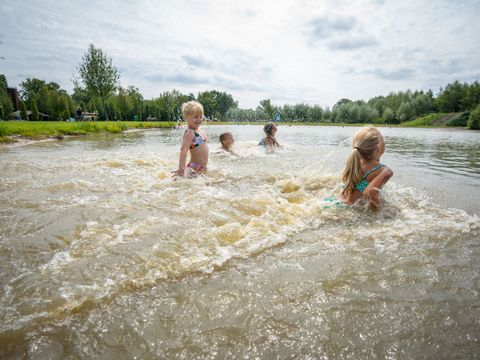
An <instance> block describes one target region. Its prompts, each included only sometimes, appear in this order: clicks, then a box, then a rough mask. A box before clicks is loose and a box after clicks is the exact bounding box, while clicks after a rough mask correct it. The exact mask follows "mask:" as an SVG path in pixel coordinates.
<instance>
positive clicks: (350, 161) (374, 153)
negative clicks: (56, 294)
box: [340, 126, 393, 210]
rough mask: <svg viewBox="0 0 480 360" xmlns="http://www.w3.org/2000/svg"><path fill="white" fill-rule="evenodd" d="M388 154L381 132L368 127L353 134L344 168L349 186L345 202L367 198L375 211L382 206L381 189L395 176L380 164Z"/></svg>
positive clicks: (345, 188) (342, 197)
mask: <svg viewBox="0 0 480 360" xmlns="http://www.w3.org/2000/svg"><path fill="white" fill-rule="evenodd" d="M384 152H385V142H384V140H383V136H382V134H381V133H380V131H379V130H378V129H377V128H375V127H373V126H366V127H363V128H361V129H360V130H358V131H357V132H356V133H355V135H353V140H352V152H351V153H350V155H349V156H348V158H347V161H346V163H345V167H344V169H343V174H342V177H343V182H344V184H345V187H344V188H343V191H342V193H341V195H340V199H341V200H342V202H344V203H347V204H353V203H355V202H356V201H358V200H360V199H366V200H367V201H368V202H369V206H370V208H371V209H373V210H378V209H380V208H381V207H382V199H381V197H380V189H381V188H382V187H383V186H384V185H385V184H386V183H387V181H388V180H390V178H391V177H392V176H393V171H392V170H391V169H390V168H388V167H387V166H385V165H383V164H382V163H380V157H381V156H382V155H383V153H384Z"/></svg>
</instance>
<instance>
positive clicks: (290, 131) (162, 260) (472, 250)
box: [0, 126, 480, 359]
mask: <svg viewBox="0 0 480 360" xmlns="http://www.w3.org/2000/svg"><path fill="white" fill-rule="evenodd" d="M226 130H228V131H231V132H232V133H233V134H234V136H235V138H236V150H237V152H238V153H240V154H241V155H242V156H241V157H239V158H234V157H228V156H225V155H221V154H215V153H212V154H211V157H210V163H209V167H210V175H209V176H208V177H200V178H198V179H195V180H177V181H173V180H172V179H171V177H170V172H171V171H173V170H175V169H176V166H177V162H178V152H179V145H180V139H181V136H182V132H181V131H172V130H154V131H145V132H133V133H128V134H124V135H99V136H92V137H87V138H80V139H69V140H66V141H60V142H53V143H39V144H35V145H29V146H24V147H17V148H2V149H0V229H1V231H0V257H1V261H0V274H1V275H0V285H1V286H0V308H1V313H0V358H6V359H9V358H12V359H14V358H21V357H23V358H36V359H43V358H48V359H63V358H105V359H109V358H116V359H118V358H180V359H183V358H184V359H191V358H206V359H208V358H227V357H228V358H232V357H234V358H265V359H266V358H288V357H292V356H293V357H296V358H320V359H322V358H323V359H327V358H333V359H339V358H341V359H362V358H365V359H369V358H392V359H396V358H435V359H453V358H462V359H473V358H478V357H479V356H480V342H479V337H480V336H479V334H480V300H479V290H480V276H479V273H480V264H479V262H478V259H479V258H480V247H479V233H480V227H479V225H480V220H479V219H478V214H479V206H478V204H479V200H480V195H479V191H478V190H479V184H480V181H479V180H480V147H479V146H478V144H479V140H480V133H478V132H472V131H460V130H450V129H449V130H432V129H426V130H422V129H397V128H393V129H389V128H383V129H382V132H383V133H384V135H385V139H386V147H387V149H386V153H385V155H384V157H383V158H382V162H384V163H386V164H388V165H389V166H390V167H391V168H392V169H393V171H394V177H393V179H392V180H391V181H390V182H389V183H388V184H387V186H386V187H385V189H384V194H383V195H384V198H385V200H386V206H385V208H384V209H383V210H382V211H381V212H380V213H377V214H373V213H371V212H370V211H368V210H366V209H364V208H362V207H360V206H354V207H352V208H348V209H336V208H331V207H326V206H325V203H324V202H323V201H322V199H323V198H325V197H326V196H328V195H331V194H335V193H338V191H339V186H340V180H339V172H340V171H341V168H342V166H343V161H344V159H345V157H346V155H347V153H348V151H349V146H350V145H349V144H350V138H351V136H352V134H353V133H354V132H355V131H356V128H350V127H348V128H340V127H286V126H280V128H279V133H278V139H279V141H280V142H281V143H282V144H284V145H286V149H284V150H281V151H279V152H277V153H275V154H273V155H268V154H265V153H264V152H263V150H262V149H261V148H260V147H258V146H256V143H257V142H258V140H259V139H260V138H261V133H262V131H261V127H260V126H228V127H227V126H207V127H206V131H207V134H208V135H209V137H210V150H211V151H212V150H214V149H215V148H216V147H217V146H218V141H217V139H218V135H219V134H220V133H221V132H223V131H226Z"/></svg>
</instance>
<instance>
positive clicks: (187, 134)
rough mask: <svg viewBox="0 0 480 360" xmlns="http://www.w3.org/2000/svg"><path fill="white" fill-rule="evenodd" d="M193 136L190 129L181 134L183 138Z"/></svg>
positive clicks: (193, 133)
mask: <svg viewBox="0 0 480 360" xmlns="http://www.w3.org/2000/svg"><path fill="white" fill-rule="evenodd" d="M193 136H195V132H194V131H193V130H192V129H187V130H185V133H184V134H183V137H193Z"/></svg>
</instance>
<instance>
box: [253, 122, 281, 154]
mask: <svg viewBox="0 0 480 360" xmlns="http://www.w3.org/2000/svg"><path fill="white" fill-rule="evenodd" d="M263 132H264V133H265V137H264V138H263V139H262V140H260V142H259V143H258V145H263V146H266V147H267V150H268V152H272V151H274V150H275V148H277V147H281V146H280V144H279V143H278V141H277V139H276V138H275V134H276V133H277V125H275V123H273V122H269V123H267V124H265V126H264V127H263Z"/></svg>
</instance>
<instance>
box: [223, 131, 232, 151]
mask: <svg viewBox="0 0 480 360" xmlns="http://www.w3.org/2000/svg"><path fill="white" fill-rule="evenodd" d="M234 142H235V139H234V138H233V135H231V134H228V135H225V137H224V138H223V141H222V144H223V146H225V147H226V148H228V149H230V148H231V147H232V146H233V143H234Z"/></svg>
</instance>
